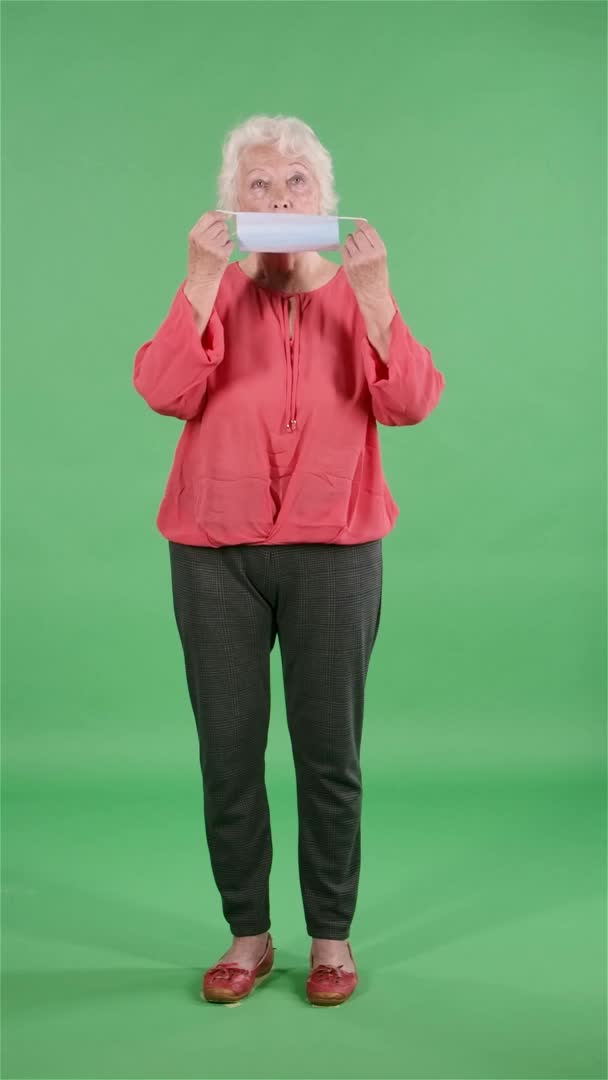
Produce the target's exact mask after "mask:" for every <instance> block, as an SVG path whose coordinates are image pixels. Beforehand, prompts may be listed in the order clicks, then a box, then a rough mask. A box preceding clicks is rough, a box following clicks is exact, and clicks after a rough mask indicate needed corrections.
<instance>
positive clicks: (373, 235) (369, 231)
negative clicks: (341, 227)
mask: <svg viewBox="0 0 608 1080" xmlns="http://www.w3.org/2000/svg"><path fill="white" fill-rule="evenodd" d="M358 235H360V236H364V237H365V239H366V240H367V242H368V244H369V245H370V247H376V246H377V241H378V240H379V239H380V237H379V236H378V233H377V232H376V230H375V229H373V228H372V226H371V225H368V224H367V223H366V222H365V221H363V222H362V223H361V225H360V226H359V232H358ZM364 247H365V244H364Z"/></svg>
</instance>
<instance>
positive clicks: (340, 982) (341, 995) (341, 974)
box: [306, 942, 359, 1005]
mask: <svg viewBox="0 0 608 1080" xmlns="http://www.w3.org/2000/svg"><path fill="white" fill-rule="evenodd" d="M346 944H347V946H348V951H349V953H350V958H351V960H352V962H353V964H354V962H355V958H354V956H353V954H352V951H351V947H350V945H349V943H348V942H347V943H346ZM342 967H343V965H342V964H338V965H337V966H334V965H333V964H317V965H316V967H315V966H313V957H312V949H311V950H310V974H309V976H308V979H307V980H306V996H307V998H308V1000H309V1001H310V1002H311V1004H312V1005H341V1004H342V1002H343V1001H346V999H347V998H349V997H350V995H351V994H352V992H353V990H354V989H355V987H356V985H357V983H358V982H359V976H358V975H357V972H356V971H343V970H342Z"/></svg>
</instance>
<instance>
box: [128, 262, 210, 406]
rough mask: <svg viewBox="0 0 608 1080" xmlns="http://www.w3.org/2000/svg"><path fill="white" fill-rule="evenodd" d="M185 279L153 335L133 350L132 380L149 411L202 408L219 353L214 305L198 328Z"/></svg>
mask: <svg viewBox="0 0 608 1080" xmlns="http://www.w3.org/2000/svg"><path fill="white" fill-rule="evenodd" d="M185 284H186V282H185V281H184V282H182V284H181V285H180V287H179V289H178V291H177V293H176V294H175V297H174V299H173V302H172V304H171V307H170V309H169V313H168V315H167V317H166V318H165V320H164V322H162V323H161V325H160V326H159V328H158V330H157V331H156V334H155V335H154V337H153V338H151V340H150V341H146V342H144V344H143V345H141V346H140V347H139V349H138V350H137V352H136V354H135V361H134V365H133V380H132V381H133V385H134V387H135V389H136V390H137V393H138V394H140V395H141V397H142V398H143V399H144V401H146V402H147V404H148V405H149V406H150V408H151V409H154V411H155V412H158V413H161V414H162V415H163V416H176V417H178V418H179V419H180V420H192V419H193V418H194V417H195V416H196V415H197V414H198V413H199V412H200V410H201V409H202V406H203V402H204V398H205V392H206V389H207V382H208V379H209V376H210V375H211V373H212V372H213V371H215V369H216V367H217V366H218V364H219V363H220V362H221V361H222V359H223V357H224V328H223V325H222V322H221V320H220V317H219V315H218V313H217V310H216V307H215V305H214V306H213V309H212V311H211V315H210V317H209V321H208V322H207V325H206V327H205V329H204V330H203V333H202V334H199V332H198V330H197V327H196V323H195V319H194V309H193V307H192V305H191V303H190V301H189V300H188V298H187V296H186V295H185V293H184V286H185Z"/></svg>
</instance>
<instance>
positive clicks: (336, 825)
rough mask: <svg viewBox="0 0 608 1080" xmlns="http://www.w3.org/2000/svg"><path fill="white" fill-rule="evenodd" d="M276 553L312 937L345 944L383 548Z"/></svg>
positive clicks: (294, 548)
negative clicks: (365, 713) (366, 686)
mask: <svg viewBox="0 0 608 1080" xmlns="http://www.w3.org/2000/svg"><path fill="white" fill-rule="evenodd" d="M275 551H276V553H277V554H276V558H277V559H278V571H277V576H278V581H279V594H278V603H277V623H278V635H279V642H280V647H281V658H282V666H283V676H284V684H285V701H286V706H287V720H288V726H289V732H290V737H291V743H292V749H293V757H294V764H295V770H296V784H297V802H298V817H299V839H298V861H299V875H300V886H301V891H302V900H303V905H304V914H305V919H306V927H307V931H308V933H309V934H310V935H311V937H315V938H333V939H340V940H345V939H347V938H348V936H349V931H350V925H351V921H352V918H353V915H354V911H355V904H356V898H357V891H358V884H359V872H360V863H361V809H362V776H361V766H360V748H361V738H362V725H363V709H364V692H365V681H366V677H367V671H368V665H369V661H370V657H371V653H372V649H373V647H374V644H375V641H376V636H377V633H378V627H379V622H380V612H381V604H382V568H383V567H382V544H381V540H375V541H370V542H368V543H365V544H355V545H348V546H347V545H344V546H341V545H337V544H336V545H325V544H298V545H285V546H284V547H280V546H279V545H277V546H276V547H275Z"/></svg>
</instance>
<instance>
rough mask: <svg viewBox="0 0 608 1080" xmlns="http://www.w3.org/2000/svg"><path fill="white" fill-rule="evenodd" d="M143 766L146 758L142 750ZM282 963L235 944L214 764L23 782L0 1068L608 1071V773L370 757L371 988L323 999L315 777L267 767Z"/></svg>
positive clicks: (363, 975)
mask: <svg viewBox="0 0 608 1080" xmlns="http://www.w3.org/2000/svg"><path fill="white" fill-rule="evenodd" d="M144 771H145V770H144ZM269 795H270V801H271V813H272V818H273V844H274V864H273V869H272V876H271V897H272V914H273V923H272V932H273V936H274V943H275V946H276V954H275V969H274V971H273V973H272V975H271V977H270V978H269V979H268V980H267V981H266V982H265V983H263V984H262V985H261V986H260V987H259V989H258V990H257V991H256V992H255V993H254V994H253V995H252V996H251V997H250V998H248V999H247V1000H246V1001H244V1002H242V1003H241V1004H240V1005H239V1006H237V1007H232V1008H226V1007H224V1006H221V1005H212V1004H208V1003H205V1002H203V1001H201V1000H200V998H199V984H200V978H201V974H202V971H203V969H204V968H205V967H206V966H209V965H210V964H211V963H213V962H214V961H215V960H216V959H217V958H218V957H219V955H220V954H221V953H222V952H223V951H224V950H225V949H226V948H227V946H228V944H229V941H230V935H229V932H228V930H227V927H226V924H225V923H224V922H223V918H222V916H221V912H220V906H219V899H218V897H217V893H216V892H215V886H214V884H213V880H212V878H211V874H210V870H209V865H208V859H207V852H206V846H205V840H204V836H203V833H202V831H201V822H202V817H201V813H202V811H201V803H200V799H201V796H200V792H199V787H198V782H197V778H196V774H195V773H194V772H193V770H190V771H189V772H188V773H187V774H186V775H185V776H184V777H183V778H182V780H180V781H176V780H175V779H173V780H172V781H171V783H170V784H169V783H167V782H164V783H162V784H161V783H160V782H159V783H155V784H154V786H153V788H152V786H148V787H145V786H143V784H140V785H139V786H138V785H137V782H136V781H133V780H131V781H121V784H120V786H119V785H118V784H112V785H111V786H108V785H107V784H105V785H104V784H103V783H102V782H101V781H100V780H88V781H87V783H86V784H84V783H82V784H81V785H78V784H77V783H76V782H75V780H74V778H73V777H72V778H69V777H57V779H56V782H55V783H54V784H53V785H51V783H50V782H49V780H48V777H47V779H46V780H45V781H44V782H40V783H36V784H35V783H33V780H32V779H31V778H30V780H29V781H28V783H27V784H18V783H17V781H16V778H15V777H12V778H6V779H5V782H4V789H3V799H4V806H3V819H4V835H5V840H4V845H3V860H4V869H3V894H2V895H3V935H2V948H3V969H4V975H3V978H4V982H3V995H2V998H3V1040H2V1042H3V1068H2V1077H3V1080H13V1078H15V1080H16V1078H26V1077H27V1078H28V1080H30V1078H31V1080H33V1078H36V1080H38V1078H45V1080H51V1078H53V1080H54V1078H61V1080H67V1078H72V1077H74V1078H78V1080H98V1078H106V1077H107V1078H110V1077H111V1078H129V1080H131V1078H136V1077H137V1078H139V1077H141V1078H163V1080H165V1078H167V1080H179V1078H182V1077H184V1078H186V1077H188V1078H190V1077H192V1078H210V1077H213V1078H230V1080H233V1078H246V1080H252V1078H254V1077H260V1078H265V1080H269V1078H281V1080H283V1078H291V1077H294V1078H313V1077H314V1078H317V1077H319V1078H323V1080H325V1078H330V1077H331V1078H336V1077H340V1078H342V1077H343V1078H345V1080H346V1078H348V1080H355V1078H366V1080H369V1078H373V1080H383V1078H385V1077H386V1078H389V1077H390V1078H393V1077H394V1078H400V1080H401V1078H406V1077H408V1078H409V1077H412V1078H423V1077H432V1078H438V1080H439V1078H441V1080H443V1078H446V1080H447V1078H449V1080H451V1078H456V1077H458V1078H467V1080H470V1078H477V1077H479V1078H484V1080H494V1078H501V1080H502V1078H516V1077H517V1078H520V1077H521V1078H526V1080H528V1078H534V1080H536V1078H551V1080H554V1078H560V1077H563V1078H567V1080H576V1078H581V1080H592V1078H593V1080H595V1078H603V1077H605V1076H606V997H605V965H606V938H605V925H606V910H605V900H606V892H605V889H606V882H605V825H604V823H605V790H604V788H603V786H602V781H601V777H600V776H599V775H598V777H597V778H595V779H594V777H593V776H592V775H591V774H587V775H585V774H579V775H576V774H573V775H572V776H563V777H553V779H552V780H549V779H546V778H544V779H542V780H541V779H540V778H538V777H536V778H535V777H530V778H528V779H527V780H526V781H522V780H521V779H520V780H513V781H512V782H510V781H509V780H508V778H502V779H500V780H497V779H495V778H489V777H487V778H486V780H485V781H481V780H479V779H477V780H475V779H474V778H471V779H469V780H467V779H465V778H464V776H462V777H461V779H460V780H459V782H458V783H454V781H453V780H452V781H444V780H442V779H440V778H437V777H435V779H434V781H431V780H428V781H424V780H423V779H422V778H420V777H418V778H417V779H416V778H415V777H411V778H407V779H406V778H404V779H403V780H402V781H401V782H399V783H395V784H394V785H393V786H390V785H388V784H387V783H386V782H384V783H381V782H379V781H378V780H377V779H376V777H375V776H374V774H373V770H371V769H370V775H369V776H368V777H367V778H366V788H365V810H364V827H363V865H362V876H361V884H360V891H359V901H358V907H357V912H356V916H355V921H354V924H353V928H352V933H351V943H352V946H353V951H354V955H355V959H356V961H357V965H358V968H359V973H360V983H359V987H358V989H357V990H356V991H355V994H354V996H353V997H352V998H351V999H350V1001H348V1002H347V1003H346V1004H345V1005H343V1006H341V1007H338V1008H315V1007H313V1006H311V1005H309V1004H308V1003H307V1001H306V998H305V994H304V982H305V977H306V972H307V956H308V944H309V939H308V937H307V935H306V932H305V929H304V924H303V916H302V908H301V900H300V895H299V886H298V879H297V863H296V831H295V830H296V825H295V810H294V798H295V795H294V788H293V785H292V784H291V782H290V781H289V780H288V779H283V780H281V781H276V780H275V781H274V783H273V782H272V781H270V782H269Z"/></svg>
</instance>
